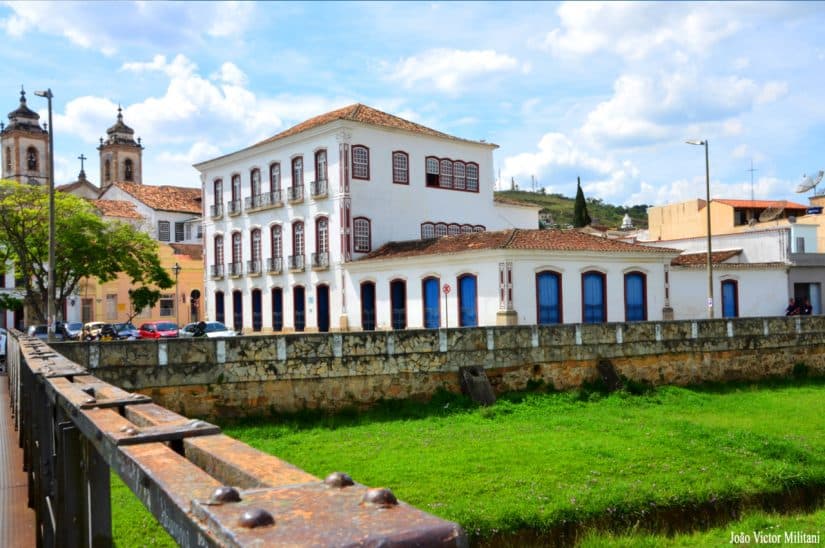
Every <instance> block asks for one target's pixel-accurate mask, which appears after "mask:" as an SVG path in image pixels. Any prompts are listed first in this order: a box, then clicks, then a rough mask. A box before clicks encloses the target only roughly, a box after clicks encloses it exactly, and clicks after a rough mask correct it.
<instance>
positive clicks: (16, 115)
mask: <svg viewBox="0 0 825 548" xmlns="http://www.w3.org/2000/svg"><path fill="white" fill-rule="evenodd" d="M15 129H19V130H23V131H29V132H35V133H46V130H45V129H43V128H42V127H40V115H39V114H37V113H36V112H34V111H33V110H32V109H30V108H29V107H28V105H27V104H26V92H25V91H24V90H23V89H22V88H21V89H20V106H18V107H17V108H16V109H15V110H13V111H11V112H9V124H8V125H7V126H6V127H5V128H4V129H3V133H5V132H7V131H13V130H15Z"/></svg>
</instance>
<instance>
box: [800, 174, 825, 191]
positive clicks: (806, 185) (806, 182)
mask: <svg viewBox="0 0 825 548" xmlns="http://www.w3.org/2000/svg"><path fill="white" fill-rule="evenodd" d="M823 175H825V171H822V170H820V171H819V173H817V174H816V177H811V176H810V175H802V183H801V184H800V185H799V186H798V187H796V191H797V192H799V193H802V192H808V191H809V190H811V189H812V188H813V189H816V185H818V184H819V183H820V182H822V176H823ZM814 193H816V191H814Z"/></svg>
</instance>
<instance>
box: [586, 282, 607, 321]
mask: <svg viewBox="0 0 825 548" xmlns="http://www.w3.org/2000/svg"><path fill="white" fill-rule="evenodd" d="M582 297H583V299H582V308H583V310H582V312H583V319H582V321H583V323H601V322H604V321H607V314H606V312H607V310H606V306H605V298H604V297H605V295H604V275H603V274H602V273H601V272H587V273H585V274H584V275H583V276H582Z"/></svg>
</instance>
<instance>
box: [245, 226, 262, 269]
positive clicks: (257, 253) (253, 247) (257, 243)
mask: <svg viewBox="0 0 825 548" xmlns="http://www.w3.org/2000/svg"><path fill="white" fill-rule="evenodd" d="M249 243H250V248H249V251H250V255H251V257H252V260H251V261H250V263H249V269H248V270H249V272H250V273H257V272H260V271H261V229H259V228H254V229H252V233H251V234H250V238H249Z"/></svg>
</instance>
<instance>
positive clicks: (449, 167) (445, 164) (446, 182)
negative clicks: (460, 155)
mask: <svg viewBox="0 0 825 548" xmlns="http://www.w3.org/2000/svg"><path fill="white" fill-rule="evenodd" d="M440 169H441V174H440V176H439V178H438V186H440V187H441V188H453V163H452V162H451V161H450V160H441V166H440Z"/></svg>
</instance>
